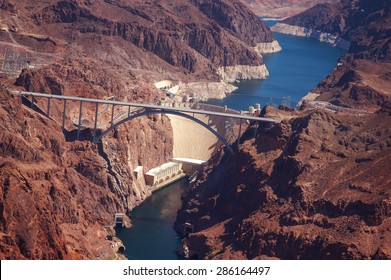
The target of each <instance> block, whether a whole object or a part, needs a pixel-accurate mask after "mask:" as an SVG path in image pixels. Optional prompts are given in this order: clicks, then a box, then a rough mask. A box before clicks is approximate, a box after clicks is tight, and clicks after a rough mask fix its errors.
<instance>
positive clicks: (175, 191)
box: [117, 179, 188, 260]
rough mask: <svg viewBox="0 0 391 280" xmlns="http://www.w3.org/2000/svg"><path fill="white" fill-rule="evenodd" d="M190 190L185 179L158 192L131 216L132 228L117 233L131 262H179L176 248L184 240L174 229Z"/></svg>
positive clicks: (121, 229) (119, 230) (118, 230)
mask: <svg viewBox="0 0 391 280" xmlns="http://www.w3.org/2000/svg"><path fill="white" fill-rule="evenodd" d="M187 187H188V183H187V179H183V180H180V181H178V182H175V183H173V184H171V185H169V186H167V187H165V188H164V189H161V190H159V191H157V192H155V193H154V194H153V195H152V196H150V197H148V198H147V199H146V200H145V201H144V202H143V203H142V204H141V205H140V206H138V207H136V208H135V209H134V210H133V211H132V212H131V215H130V219H131V221H132V225H133V226H132V227H131V228H120V229H117V236H118V237H119V238H120V239H121V240H122V242H123V244H124V245H125V247H126V250H125V256H126V257H127V258H128V259H136V260H176V259H178V256H177V254H176V248H177V247H178V246H179V244H180V242H181V238H180V237H179V236H177V234H176V232H175V231H174V228H173V226H174V222H175V219H176V214H177V211H178V209H179V208H180V207H181V203H182V202H181V194H182V192H183V191H184V190H186V188H187Z"/></svg>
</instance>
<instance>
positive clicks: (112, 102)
mask: <svg viewBox="0 0 391 280" xmlns="http://www.w3.org/2000/svg"><path fill="white" fill-rule="evenodd" d="M9 92H11V93H13V94H18V95H22V96H34V97H44V98H51V99H59V100H70V101H80V102H83V103H84V102H90V103H98V104H108V105H115V106H131V107H139V108H144V109H152V110H154V109H155V110H156V109H158V110H164V111H167V112H170V111H171V112H182V113H190V114H203V115H211V116H220V117H228V118H234V119H242V120H251V121H261V122H270V123H277V122H278V121H277V120H274V119H272V118H262V117H254V116H249V115H241V114H232V113H222V112H213V111H205V110H196V109H189V108H178V107H167V106H161V105H153V104H143V103H132V102H123V101H115V100H103V99H94V98H84V97H75V96H63V95H52V94H46V93H38V92H27V91H20V90H9Z"/></svg>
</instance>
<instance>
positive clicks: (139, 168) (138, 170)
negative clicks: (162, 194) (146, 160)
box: [133, 165, 143, 180]
mask: <svg viewBox="0 0 391 280" xmlns="http://www.w3.org/2000/svg"><path fill="white" fill-rule="evenodd" d="M133 173H134V175H135V176H136V180H140V179H141V178H142V177H143V167H142V166H140V165H139V166H137V167H136V168H135V169H134V170H133Z"/></svg>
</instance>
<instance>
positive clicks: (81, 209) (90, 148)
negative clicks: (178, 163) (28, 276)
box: [0, 83, 172, 259]
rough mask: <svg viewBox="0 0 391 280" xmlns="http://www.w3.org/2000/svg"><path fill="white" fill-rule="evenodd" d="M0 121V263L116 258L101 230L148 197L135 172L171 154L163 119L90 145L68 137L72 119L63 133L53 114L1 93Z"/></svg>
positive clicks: (121, 130)
mask: <svg viewBox="0 0 391 280" xmlns="http://www.w3.org/2000/svg"><path fill="white" fill-rule="evenodd" d="M33 84H34V83H32V84H31V86H32V85H33ZM31 89H32V90H34V89H35V87H34V86H32V88H31ZM37 105H38V106H40V105H42V103H41V102H37ZM52 105H53V107H52V108H53V109H52V112H54V111H55V108H56V104H55V102H53V103H52ZM58 105H59V104H58ZM69 109H70V110H72V107H69ZM0 119H1V122H0V123H1V124H0V126H1V131H2V132H1V133H0V138H1V144H0V166H1V168H0V186H1V193H2V196H1V221H2V223H1V229H0V231H1V240H0V258H1V259H6V258H11V259H23V258H27V259H64V258H65V259H75V258H77V259H78V258H93V259H94V258H113V256H112V252H113V251H112V249H111V247H110V244H109V242H108V241H106V240H105V236H106V235H107V233H106V232H105V231H104V230H103V229H102V227H103V226H110V225H112V223H113V218H114V213H116V212H127V211H129V210H131V209H132V208H133V207H135V206H137V205H138V204H139V203H141V202H142V201H143V199H145V197H146V196H148V195H149V194H150V192H149V191H148V190H147V189H146V187H145V185H142V184H140V182H138V181H137V180H136V179H135V178H134V175H133V169H134V168H135V167H136V166H137V165H143V166H144V168H146V169H149V168H152V167H155V166H156V165H159V164H162V163H164V162H166V161H167V160H168V159H169V158H170V157H171V153H172V136H171V135H170V129H171V127H170V124H169V121H168V119H166V118H162V119H148V118H147V119H142V120H139V121H136V122H132V123H131V124H127V125H124V126H122V127H121V128H119V129H118V130H117V131H115V132H114V133H113V134H112V135H111V137H107V138H105V139H103V143H102V144H99V145H93V144H91V142H88V141H74V140H73V139H74V133H73V132H72V130H71V129H72V126H71V124H70V120H68V121H67V125H66V128H67V129H68V131H66V132H65V134H64V133H63V132H62V130H61V127H60V124H59V123H60V122H59V121H57V120H56V114H53V115H52V119H48V118H47V117H45V116H43V115H41V114H40V113H38V112H36V111H34V110H31V109H29V108H28V107H26V106H25V105H23V104H22V102H21V100H20V98H19V97H15V96H12V95H10V94H8V93H6V92H5V91H3V90H1V108H0ZM90 133H91V132H89V131H84V132H83V133H82V134H83V138H89V137H91V136H88V135H90ZM155 139H159V141H158V142H157V141H155ZM114 257H115V256H114Z"/></svg>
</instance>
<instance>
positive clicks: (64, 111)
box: [61, 99, 67, 130]
mask: <svg viewBox="0 0 391 280" xmlns="http://www.w3.org/2000/svg"><path fill="white" fill-rule="evenodd" d="M66 112H67V100H66V99H64V108H63V111H62V125H61V127H62V130H64V129H65V118H66Z"/></svg>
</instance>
